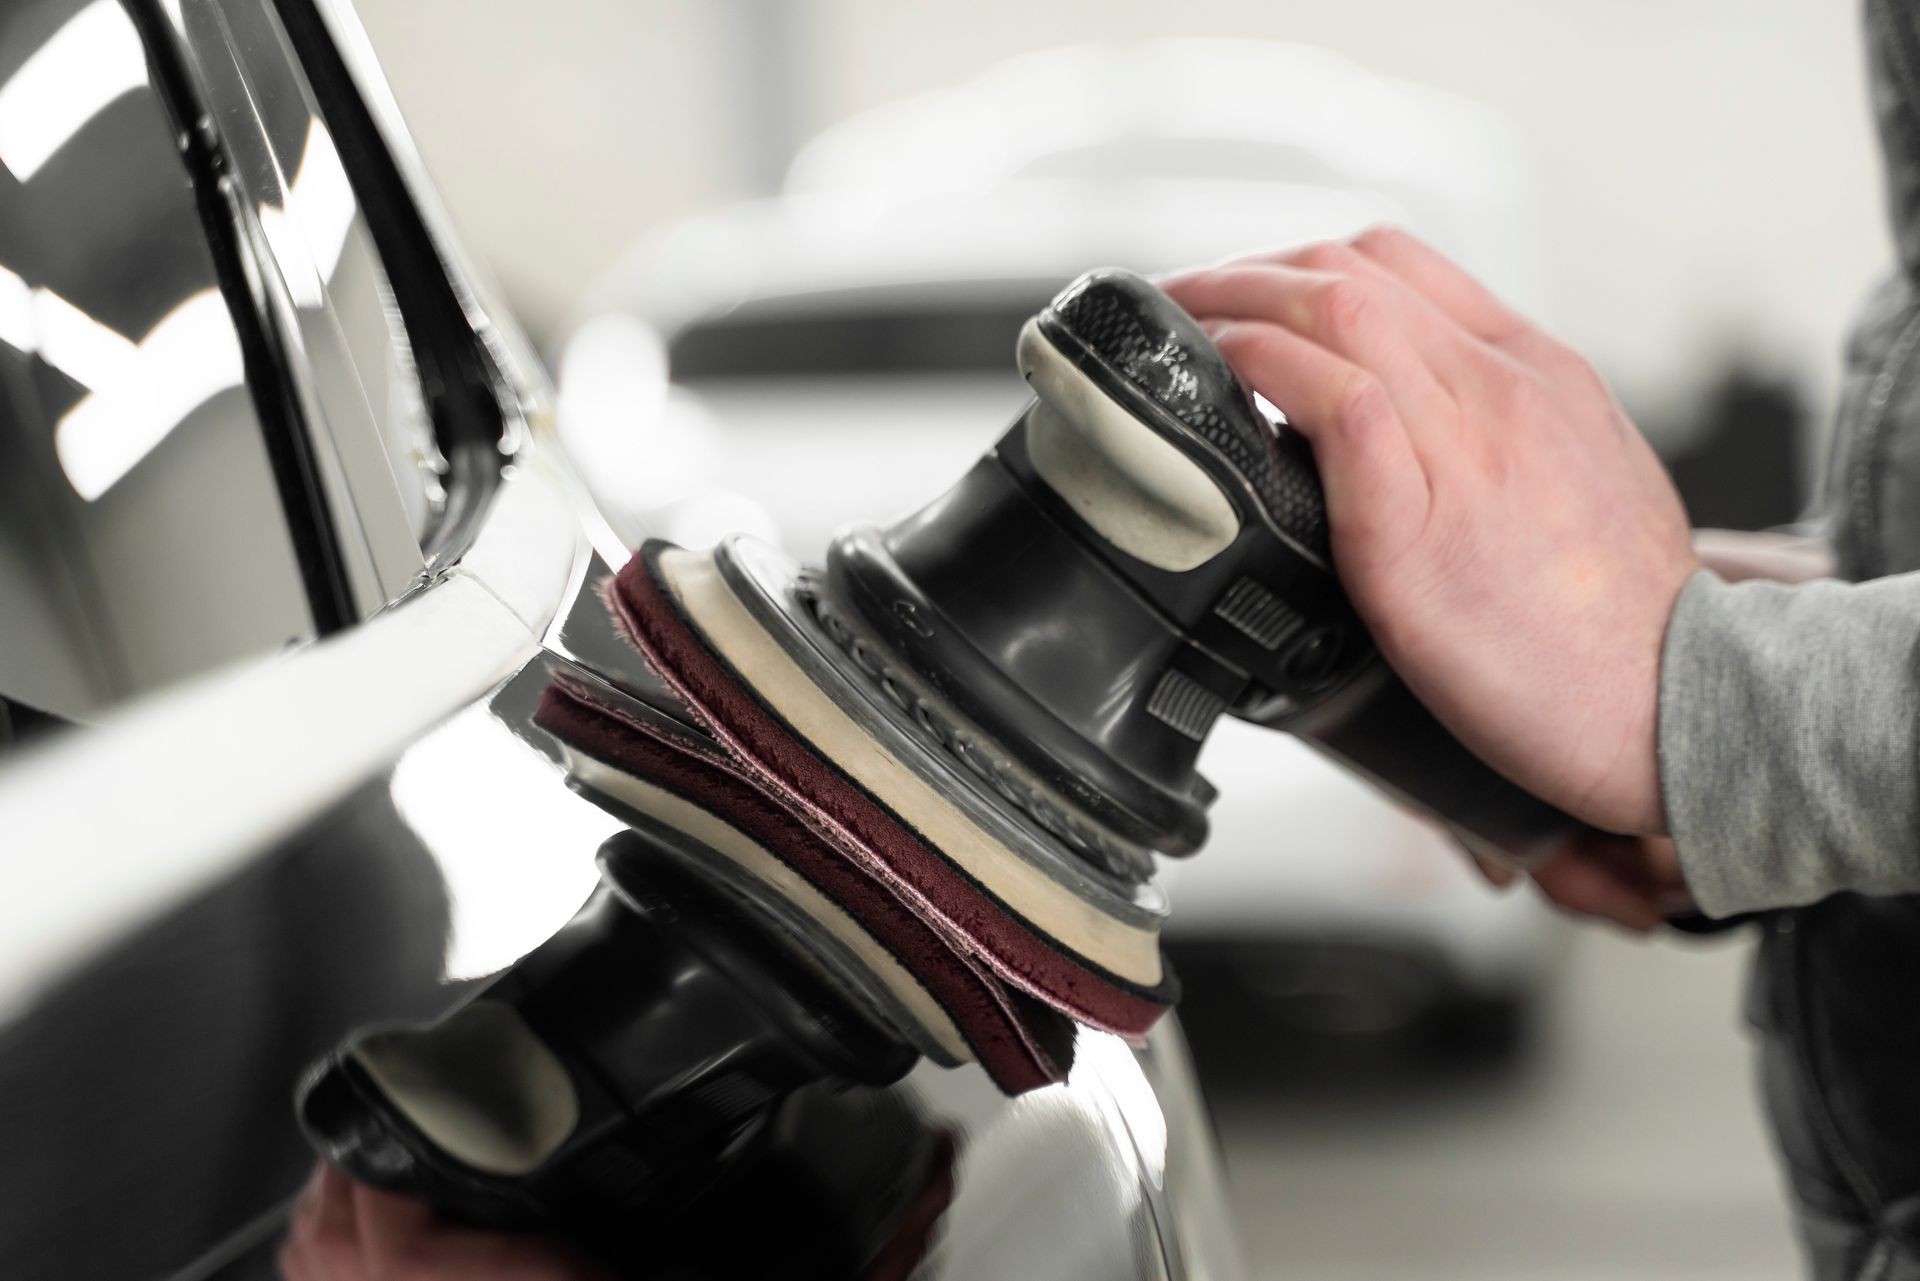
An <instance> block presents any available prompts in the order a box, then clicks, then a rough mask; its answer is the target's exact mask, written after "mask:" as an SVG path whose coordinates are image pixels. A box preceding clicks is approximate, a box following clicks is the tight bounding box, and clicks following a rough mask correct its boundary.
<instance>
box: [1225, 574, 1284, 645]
mask: <svg viewBox="0 0 1920 1281" xmlns="http://www.w3.org/2000/svg"><path fill="white" fill-rule="evenodd" d="M1213 612H1214V613H1216V614H1218V615H1219V616H1220V617H1221V618H1224V619H1225V620H1226V621H1227V622H1228V623H1230V624H1232V625H1233V627H1234V628H1235V629H1237V630H1238V631H1240V632H1242V633H1244V634H1245V635H1246V636H1247V637H1248V639H1250V640H1252V641H1253V643H1254V644H1256V645H1258V646H1259V647H1260V648H1261V649H1267V650H1274V649H1279V648H1280V647H1281V646H1282V645H1284V644H1285V643H1286V642H1287V641H1288V640H1289V639H1290V638H1291V637H1292V636H1293V635H1294V634H1295V633H1297V632H1298V631H1299V630H1300V629H1301V628H1302V627H1304V626H1305V625H1306V620H1304V619H1302V618H1301V617H1300V615H1298V614H1296V613H1294V612H1293V611H1292V610H1291V609H1289V608H1287V606H1286V603H1285V602H1284V601H1282V600H1281V599H1280V598H1279V597H1278V596H1275V595H1274V594H1273V593H1272V592H1270V591H1268V590H1267V589H1266V588H1264V587H1262V586H1260V584H1258V583H1256V582H1254V581H1253V580H1252V579H1251V578H1243V579H1241V580H1240V581H1239V582H1237V583H1235V584H1234V585H1233V586H1232V587H1229V588H1228V589H1227V594H1226V595H1225V596H1222V597H1221V598H1220V603H1219V604H1217V605H1215V606H1214V607H1213Z"/></svg>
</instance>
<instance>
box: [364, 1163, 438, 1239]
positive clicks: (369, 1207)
mask: <svg viewBox="0 0 1920 1281" xmlns="http://www.w3.org/2000/svg"><path fill="white" fill-rule="evenodd" d="M341 1177H343V1178H344V1176H341ZM349 1186H350V1187H351V1189H352V1191H351V1195H352V1198H353V1208H354V1219H355V1221H356V1222H357V1223H358V1225H359V1229H360V1244H361V1248H362V1249H363V1250H365V1251H366V1253H367V1254H368V1255H369V1256H370V1257H372V1258H376V1259H387V1258H393V1259H402V1258H406V1257H407V1256H408V1255H409V1254H410V1253H411V1252H413V1251H414V1250H416V1249H417V1248H418V1246H419V1243H420V1242H421V1241H422V1240H423V1239H424V1238H426V1237H427V1236H429V1235H430V1234H431V1233H433V1232H434V1230H435V1228H436V1224H435V1220H434V1215H433V1211H432V1210H431V1209H429V1208H428V1207H427V1206H426V1204H425V1203H423V1202H420V1201H416V1200H414V1199H413V1198H412V1197H405V1196H396V1195H395V1194H394V1193H392V1192H383V1191H381V1190H380V1189H379V1188H373V1187H368V1186H367V1185H366V1184H364V1183H354V1184H350V1185H349Z"/></svg>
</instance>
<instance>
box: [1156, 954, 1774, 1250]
mask: <svg viewBox="0 0 1920 1281" xmlns="http://www.w3.org/2000/svg"><path fill="white" fill-rule="evenodd" d="M1743 963H1744V949H1743V948H1742V947H1741V946H1738V945H1728V944H1726V943H1713V944H1709V945H1702V944H1699V943H1689V944H1685V945H1667V944H1647V943H1642V942H1636V941H1631V940H1627V939H1625V938H1621V937H1619V936H1615V935H1612V934H1607V933H1601V932H1598V931H1594V930H1583V931H1581V932H1579V933H1578V935H1577V936H1576V937H1575V938H1574V940H1573V942H1572V943H1571V945H1570V951H1569V954H1568V956H1567V957H1566V966H1565V970H1564V972H1563V974H1562V976H1561V980H1560V983H1559V985H1558V988H1557V990H1556V992H1555V994H1554V998H1553V1000H1552V1002H1551V1004H1550V1006H1549V1007H1548V1009H1547V1013H1546V1016H1545V1018H1544V1019H1543V1020H1542V1023H1541V1025H1540V1028H1539V1030H1538V1032H1537V1034H1536V1036H1535V1038H1534V1041H1533V1045H1532V1048H1531V1050H1530V1051H1529V1052H1527V1053H1526V1054H1525V1055H1524V1056H1523V1057H1522V1058H1521V1059H1520V1060H1518V1065H1517V1066H1507V1067H1496V1068H1486V1067H1482V1068H1478V1069H1472V1070H1467V1069H1461V1068H1459V1067H1457V1066H1448V1067H1440V1066H1434V1067H1431V1068H1430V1069H1429V1068H1428V1067H1424V1066H1422V1065H1420V1064H1419V1063H1417V1062H1416V1063H1413V1064H1411V1065H1410V1064H1409V1063H1407V1062H1397V1063H1395V1064H1393V1065H1391V1066H1388V1067H1385V1068H1383V1066H1382V1065H1381V1064H1380V1063H1378V1062H1375V1063H1372V1064H1366V1063H1364V1062H1361V1061H1359V1060H1354V1059H1349V1060H1348V1061H1345V1062H1342V1061H1340V1060H1339V1059H1338V1058H1337V1057H1336V1058H1334V1059H1332V1060H1329V1059H1328V1057H1327V1053H1326V1052H1325V1049H1324V1047H1320V1048H1319V1049H1318V1050H1316V1052H1315V1053H1316V1054H1317V1055H1318V1058H1317V1062H1316V1066H1315V1067H1314V1068H1312V1069H1310V1070H1304V1071H1302V1070H1296V1069H1297V1068H1298V1064H1296V1063H1292V1062H1289V1061H1288V1060H1290V1059H1292V1058H1294V1057H1306V1058H1314V1057H1315V1056H1314V1055H1313V1054H1309V1055H1305V1056H1294V1055H1292V1054H1290V1053H1289V1051H1288V1049H1287V1048H1286V1047H1285V1046H1284V1045H1280V1046H1266V1047H1263V1048H1254V1046H1255V1043H1256V1042H1257V1041H1258V1039H1259V1038H1257V1037H1255V1036H1252V1035H1250V1034H1247V1033H1246V1031H1245V1029H1242V1030H1241V1033H1240V1034H1237V1035H1236V1034H1232V1033H1229V1034H1226V1035H1223V1034H1222V1033H1221V1032H1220V1031H1219V1030H1218V1029H1217V1028H1216V1029H1215V1031H1214V1033H1213V1034H1212V1035H1211V1036H1206V1035H1203V1034H1202V1032H1203V1029H1198V1028H1196V1029H1194V1031H1195V1035H1194V1045H1195V1052H1196V1057H1197V1058H1198V1060H1199V1066H1200V1069H1201V1072H1202V1075H1203V1077H1205V1078H1207V1080H1208V1093H1209V1099H1210V1102H1211V1105H1212V1107H1213V1109H1214V1112H1215V1116H1216V1121H1217V1123H1218V1126H1219V1130H1220V1135H1221V1140H1222V1145H1223V1147H1224V1149H1225V1156H1226V1160H1227V1166H1228V1175H1229V1178H1230V1180H1231V1182H1232V1184H1233V1190H1234V1198H1235V1201H1236V1202H1237V1206H1238V1210H1239V1221H1240V1226H1241V1232H1242V1235H1243V1238H1244V1243H1245V1247H1246V1252H1247V1255H1248V1258H1249V1261H1250V1263H1251V1265H1252V1266H1251V1268H1250V1272H1251V1274H1252V1276H1253V1277H1255V1278H1262V1279H1264V1278H1282V1277H1284V1278H1301V1277H1304V1278H1313V1279H1314V1281H1373V1279H1374V1278H1394V1281H1405V1279H1406V1278H1436V1279H1441V1281H1446V1279H1450V1278H1456V1277H1457V1278H1474V1279H1475V1281H1497V1279H1500V1278H1522V1277H1524V1278H1529V1279H1530V1281H1616V1279H1622V1281H1624V1279H1625V1278H1633V1279H1634V1281H1666V1279H1668V1278H1673V1279H1674V1281H1678V1279H1679V1278H1683V1277H1684V1278H1687V1279H1688V1281H1719V1279H1721V1278H1725V1279H1726V1281H1733V1279H1734V1278H1739V1279H1740V1281H1774V1279H1776V1278H1777V1279H1781V1281H1784V1279H1785V1278H1790V1277H1794V1276H1796V1275H1797V1261H1796V1257H1795V1253H1794V1247H1793V1243H1792V1240H1791V1237H1790V1235H1789V1232H1788V1228H1787V1226H1786V1223H1785V1220H1784V1218H1783V1216H1782V1212H1781V1209H1780V1203H1779V1200H1778V1195H1777V1192H1776V1185H1775V1177H1774V1172H1773V1169H1772V1164H1771V1160H1770V1157H1769V1154H1768V1151H1767V1146H1766V1139H1765V1136H1764V1134H1763V1132H1762V1130H1761V1128H1760V1123H1759V1120H1758V1117H1757V1115H1756V1113H1755V1111H1754V1100H1753V1088H1752V1082H1751V1079H1750V1073H1749V1065H1748V1059H1747V1052H1746V1046H1745V1043H1744V1041H1743V1039H1742V1036H1741V1033H1740V1030H1739V1022H1738V998H1739V988H1740V982H1741V973H1742V968H1743ZM1342 1053H1347V1051H1342ZM1379 1057H1380V1056H1379V1055H1378V1054H1377V1053H1376V1054H1375V1058H1376V1059H1378V1058H1379ZM1397 1057H1398V1058H1399V1059H1402V1060H1404V1059H1405V1058H1406V1056H1405V1055H1401V1056H1397Z"/></svg>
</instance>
